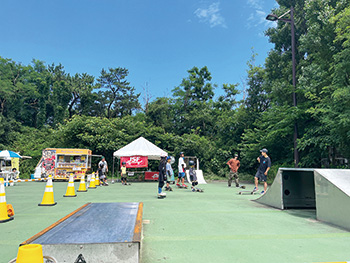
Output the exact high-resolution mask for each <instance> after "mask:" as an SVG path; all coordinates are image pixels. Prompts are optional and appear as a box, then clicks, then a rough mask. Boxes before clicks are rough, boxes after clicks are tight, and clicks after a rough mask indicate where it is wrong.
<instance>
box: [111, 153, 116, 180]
mask: <svg viewBox="0 0 350 263" xmlns="http://www.w3.org/2000/svg"><path fill="white" fill-rule="evenodd" d="M114 158H115V157H114V155H113V166H112V184H114V178H113V177H114Z"/></svg>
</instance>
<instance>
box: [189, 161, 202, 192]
mask: <svg viewBox="0 0 350 263" xmlns="http://www.w3.org/2000/svg"><path fill="white" fill-rule="evenodd" d="M188 164H189V165H190V170H189V171H188V173H189V174H190V180H191V182H192V186H191V190H192V192H202V190H201V189H199V188H197V187H196V186H197V185H198V181H197V173H196V169H195V168H194V161H189V163H188Z"/></svg>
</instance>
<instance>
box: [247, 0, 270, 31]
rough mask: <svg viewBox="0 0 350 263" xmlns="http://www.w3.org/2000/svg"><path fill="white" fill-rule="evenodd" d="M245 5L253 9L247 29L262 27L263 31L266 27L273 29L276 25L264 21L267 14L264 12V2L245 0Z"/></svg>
mask: <svg viewBox="0 0 350 263" xmlns="http://www.w3.org/2000/svg"><path fill="white" fill-rule="evenodd" d="M247 4H248V6H249V7H250V8H252V9H253V11H252V13H251V14H250V15H249V17H248V19H247V20H248V23H247V26H248V28H251V27H257V26H263V27H264V28H265V29H267V28H268V27H275V26H277V23H272V22H270V21H267V20H266V16H267V12H265V11H264V9H263V5H264V1H259V0H247Z"/></svg>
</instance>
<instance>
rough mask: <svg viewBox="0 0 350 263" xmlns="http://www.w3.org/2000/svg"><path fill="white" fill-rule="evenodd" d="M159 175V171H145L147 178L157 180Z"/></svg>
mask: <svg viewBox="0 0 350 263" xmlns="http://www.w3.org/2000/svg"><path fill="white" fill-rule="evenodd" d="M158 177H159V172H145V180H150V181H153V180H154V181H157V180H158Z"/></svg>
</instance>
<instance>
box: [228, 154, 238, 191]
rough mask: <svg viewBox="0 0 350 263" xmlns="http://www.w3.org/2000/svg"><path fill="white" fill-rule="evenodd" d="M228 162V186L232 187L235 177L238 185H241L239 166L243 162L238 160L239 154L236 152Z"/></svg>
mask: <svg viewBox="0 0 350 263" xmlns="http://www.w3.org/2000/svg"><path fill="white" fill-rule="evenodd" d="M226 164H227V165H228V166H229V167H230V174H229V176H228V187H231V184H232V179H233V178H235V183H236V187H239V179H238V168H239V167H240V165H241V163H240V161H239V160H238V154H235V156H234V158H232V159H230V160H229V161H228V162H227V163H226Z"/></svg>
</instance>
